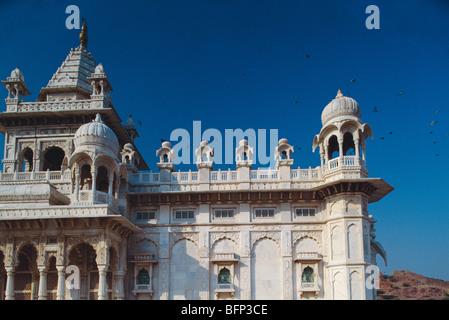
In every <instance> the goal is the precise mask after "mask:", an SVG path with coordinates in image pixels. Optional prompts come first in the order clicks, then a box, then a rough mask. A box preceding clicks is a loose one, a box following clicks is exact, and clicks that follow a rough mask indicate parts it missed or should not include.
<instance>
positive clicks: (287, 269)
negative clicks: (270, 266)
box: [281, 230, 294, 300]
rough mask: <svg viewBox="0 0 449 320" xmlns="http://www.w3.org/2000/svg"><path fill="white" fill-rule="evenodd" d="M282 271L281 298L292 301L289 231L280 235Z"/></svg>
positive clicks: (290, 234)
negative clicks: (282, 290)
mask: <svg viewBox="0 0 449 320" xmlns="http://www.w3.org/2000/svg"><path fill="white" fill-rule="evenodd" d="M281 244H282V246H281V250H282V256H283V257H282V269H283V282H284V283H283V286H282V287H283V289H284V292H283V298H284V300H293V289H294V288H293V256H292V254H293V250H292V233H291V230H285V231H283V232H282V234H281Z"/></svg>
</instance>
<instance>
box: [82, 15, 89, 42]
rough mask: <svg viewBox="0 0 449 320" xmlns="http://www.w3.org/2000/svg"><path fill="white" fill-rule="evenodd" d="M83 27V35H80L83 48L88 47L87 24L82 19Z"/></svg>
mask: <svg viewBox="0 0 449 320" xmlns="http://www.w3.org/2000/svg"><path fill="white" fill-rule="evenodd" d="M82 22H83V26H82V27H81V33H80V42H81V47H87V40H88V38H87V24H86V20H85V19H84V18H82Z"/></svg>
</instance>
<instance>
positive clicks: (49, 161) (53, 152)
mask: <svg viewBox="0 0 449 320" xmlns="http://www.w3.org/2000/svg"><path fill="white" fill-rule="evenodd" d="M64 156H65V152H64V150H62V149H61V148H59V147H52V148H50V149H48V150H47V152H45V155H44V167H43V169H44V171H47V170H50V171H59V170H61V165H62V161H63V160H64Z"/></svg>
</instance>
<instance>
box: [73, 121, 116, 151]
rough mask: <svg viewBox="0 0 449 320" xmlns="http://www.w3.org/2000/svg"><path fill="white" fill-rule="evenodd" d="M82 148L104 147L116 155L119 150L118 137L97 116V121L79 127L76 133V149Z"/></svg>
mask: <svg viewBox="0 0 449 320" xmlns="http://www.w3.org/2000/svg"><path fill="white" fill-rule="evenodd" d="M82 146H104V147H107V148H109V149H111V150H112V151H113V152H114V154H116V153H117V152H118V150H119V143H118V139H117V136H116V135H115V133H114V131H112V130H111V129H110V128H109V127H108V126H107V125H105V124H104V123H103V121H102V120H101V116H100V114H97V116H96V118H95V120H93V121H92V122H89V123H86V124H84V125H82V126H81V127H79V129H78V130H77V131H76V133H75V148H80V147H82Z"/></svg>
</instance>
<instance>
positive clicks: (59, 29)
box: [0, 0, 449, 280]
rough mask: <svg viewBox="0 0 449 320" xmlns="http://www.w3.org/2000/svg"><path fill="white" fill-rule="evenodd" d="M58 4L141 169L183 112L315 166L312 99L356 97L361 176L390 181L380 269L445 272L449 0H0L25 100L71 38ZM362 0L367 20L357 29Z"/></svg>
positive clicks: (8, 60)
mask: <svg viewBox="0 0 449 320" xmlns="http://www.w3.org/2000/svg"><path fill="white" fill-rule="evenodd" d="M70 4H76V5H78V6H79V8H80V10H81V16H83V17H85V18H86V19H87V22H88V27H89V43H88V49H89V51H90V52H91V53H92V54H93V56H94V57H95V59H96V62H97V63H100V62H101V63H102V64H103V65H104V67H105V70H106V72H107V74H108V77H109V79H110V82H111V84H112V86H113V88H114V92H113V100H114V105H115V107H116V109H117V111H118V113H119V115H120V116H121V118H122V120H123V121H126V119H127V117H128V115H129V114H130V113H132V114H133V117H134V119H135V120H136V121H137V120H140V121H141V122H142V126H140V125H138V126H137V128H138V131H139V134H140V136H141V137H140V138H139V139H138V140H137V142H136V143H137V145H138V147H139V149H140V150H141V153H142V154H143V155H144V157H145V159H146V161H147V163H148V164H149V166H150V167H151V169H153V170H157V168H156V165H155V164H156V160H157V159H156V157H155V150H157V149H158V148H159V147H160V142H161V141H160V139H161V138H163V139H168V138H169V136H170V133H171V132H172V131H173V130H174V129H176V128H185V129H187V130H189V131H190V132H191V131H192V123H193V121H195V120H200V121H202V128H203V131H204V130H205V129H207V128H216V129H219V130H220V131H221V132H222V133H224V130H225V129H228V128H229V129H236V128H242V129H244V130H245V129H247V128H253V129H278V130H279V138H281V137H286V138H288V139H289V142H290V143H291V144H293V145H298V146H301V148H302V149H301V150H296V152H295V153H294V161H295V162H294V167H297V166H301V167H308V166H309V165H310V166H312V167H315V166H317V165H319V163H320V161H319V154H318V152H315V153H312V141H313V137H314V135H315V134H317V133H318V132H319V131H320V129H321V120H320V117H321V112H322V110H323V108H324V107H325V106H326V104H327V103H328V102H329V101H331V100H332V99H333V98H334V97H335V95H336V93H337V90H338V89H339V88H340V89H341V90H342V91H343V93H344V94H345V95H347V96H350V97H353V98H354V99H356V100H357V101H358V102H359V103H360V105H361V108H362V120H363V121H364V122H366V123H369V124H370V125H371V127H372V129H373V132H374V137H375V139H374V140H373V141H371V140H369V141H368V145H367V165H368V169H369V171H370V176H371V177H381V178H383V179H384V180H385V181H387V182H388V183H390V184H391V185H392V186H394V187H395V190H394V191H393V192H392V193H390V194H389V195H388V196H387V197H386V198H384V199H383V200H381V201H380V202H379V203H375V204H372V205H371V207H370V213H371V214H372V215H373V216H374V217H375V219H377V220H378V223H377V224H376V228H377V240H378V241H379V242H380V243H382V245H383V246H384V248H385V249H386V250H387V253H388V267H384V266H383V261H382V258H380V257H379V258H378V261H379V264H380V266H381V271H382V272H384V273H387V274H389V273H391V272H392V271H393V270H398V269H408V270H411V271H412V272H416V273H420V274H423V275H426V276H429V277H434V278H440V279H445V280H449V267H448V265H449V233H448V232H449V222H448V213H449V209H448V199H449V197H448V195H449V187H448V181H449V135H448V136H446V134H448V133H449V94H448V92H449V90H448V89H449V33H448V32H447V30H449V1H444V0H416V1H415V0H413V1H406V0H400V1H399V0H395V1H391V0H390V1H381V0H370V1H361V0H352V1H349V0H342V1H331V0H327V1H324V0H314V1H300V0H294V1H293V0H292V1H287V0H285V1H275V0H257V1H256V0H253V1H249V0H248V1H245V0H243V1H234V0H203V1H200V0H176V1H175V0H150V1H127V2H124V1H121V2H118V1H115V2H114V1H75V0H72V1H54V0H52V1H50V0H47V1H45V0H42V1H4V0H0V25H1V27H0V59H1V60H0V61H1V63H0V78H1V79H2V80H5V79H6V77H7V76H9V74H10V72H11V70H13V69H14V68H15V67H17V66H19V67H20V68H21V70H22V71H23V73H24V76H25V81H26V83H27V84H28V88H29V89H30V91H31V92H32V95H31V96H29V97H27V98H26V99H25V100H26V101H35V100H36V98H37V95H38V93H39V90H40V88H41V87H44V86H46V85H47V83H48V81H49V80H50V78H51V76H52V75H53V73H54V72H55V71H56V69H57V68H58V67H59V66H60V64H61V63H62V61H63V60H64V59H65V58H66V56H67V54H68V53H69V51H70V48H74V47H76V46H78V44H79V39H78V34H79V30H68V29H66V27H65V20H66V18H67V16H68V15H67V14H66V13H65V8H66V7H67V6H68V5H70ZM371 4H375V5H377V6H378V7H379V8H380V27H381V28H380V30H367V29H366V27H365V20H366V18H367V17H368V14H366V13H365V9H366V7H367V6H368V5H371ZM306 55H310V58H306ZM242 73H245V74H246V75H245V76H243V75H242ZM351 79H355V80H356V81H355V83H354V82H351ZM402 90H403V91H404V92H405V94H404V95H401V96H399V95H398V93H399V92H400V91H402ZM4 95H5V97H6V89H4ZM295 101H298V103H296V104H295V103H294V102H295ZM374 107H377V109H378V110H379V112H378V113H374V112H372V110H373V108H374ZM4 109H5V106H4V105H3V108H2V110H4ZM436 110H440V112H439V113H438V114H435V111H436ZM431 121H438V122H437V123H436V124H435V125H434V126H430V125H429V123H430V122H431ZM431 131H432V132H433V133H432V134H430V132H431ZM389 132H392V134H389ZM381 137H384V139H381ZM2 138H3V137H2ZM434 142H436V143H434ZM436 154H439V156H436ZM181 168H182V169H183V170H184V169H185V168H187V169H189V168H190V169H192V170H195V169H196V167H195V166H194V165H191V166H187V167H181ZM224 168H225V169H227V166H224ZM233 168H234V166H233Z"/></svg>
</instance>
